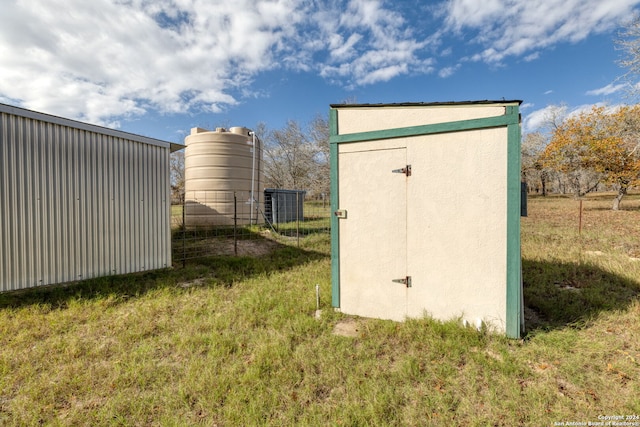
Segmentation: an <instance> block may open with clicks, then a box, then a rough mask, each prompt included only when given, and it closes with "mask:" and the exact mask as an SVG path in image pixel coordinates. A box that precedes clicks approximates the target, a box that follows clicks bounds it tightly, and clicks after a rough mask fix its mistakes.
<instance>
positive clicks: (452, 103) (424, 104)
mask: <svg viewBox="0 0 640 427" xmlns="http://www.w3.org/2000/svg"><path fill="white" fill-rule="evenodd" d="M516 103H517V104H518V105H520V104H522V101H521V100H519V99H513V100H504V99H502V100H493V101H492V100H483V101H448V102H398V103H380V104H330V105H329V106H330V107H331V108H358V107H435V106H458V105H487V104H516Z"/></svg>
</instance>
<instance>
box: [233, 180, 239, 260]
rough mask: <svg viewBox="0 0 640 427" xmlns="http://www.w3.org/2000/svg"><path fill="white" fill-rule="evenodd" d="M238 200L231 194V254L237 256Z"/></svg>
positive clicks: (234, 194) (234, 193)
mask: <svg viewBox="0 0 640 427" xmlns="http://www.w3.org/2000/svg"><path fill="white" fill-rule="evenodd" d="M237 233H238V198H237V197H236V192H235V191H234V192H233V253H234V254H235V255H236V256H238V236H237Z"/></svg>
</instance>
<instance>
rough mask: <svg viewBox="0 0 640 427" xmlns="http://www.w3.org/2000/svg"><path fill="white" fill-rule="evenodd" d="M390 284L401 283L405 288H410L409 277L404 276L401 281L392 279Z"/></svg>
mask: <svg viewBox="0 0 640 427" xmlns="http://www.w3.org/2000/svg"><path fill="white" fill-rule="evenodd" d="M392 282H393V283H402V284H403V285H405V286H406V287H407V288H410V287H411V276H405V277H403V278H402V279H393V280H392Z"/></svg>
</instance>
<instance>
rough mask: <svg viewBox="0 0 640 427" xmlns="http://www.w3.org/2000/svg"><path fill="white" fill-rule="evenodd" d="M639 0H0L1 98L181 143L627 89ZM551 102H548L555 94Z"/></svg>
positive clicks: (594, 99)
mask: <svg viewBox="0 0 640 427" xmlns="http://www.w3.org/2000/svg"><path fill="white" fill-rule="evenodd" d="M638 10H640V0H443V1H437V0H433V1H426V0H425V1H421V0H404V1H398V0H395V1H392V0H389V1H385V0H324V1H323V0H91V1H86V0H0V11H1V12H0V103H5V104H10V105H14V106H18V107H22V108H27V109H31V110H35V111H39V112H43V113H48V114H53V115H57V116H61V117H65V118H70V119H74V120H80V121H83V122H88V123H93V124H98V125H101V126H107V127H112V128H116V129H120V130H123V131H126V132H132V133H136V134H140V135H144V136H148V137H153V138H158V139H161V140H166V141H170V142H177V143H183V141H184V137H185V136H186V135H188V134H189V132H190V129H191V128H192V127H196V126H199V127H204V128H208V129H212V128H215V127H231V126H245V127H248V128H255V127H256V125H257V124H258V123H264V124H265V125H266V126H267V128H269V129H279V128H282V127H283V126H285V124H286V123H287V121H288V120H296V121H298V122H299V123H301V124H305V123H309V122H310V121H311V120H312V119H313V118H314V117H316V116H317V115H322V116H324V117H327V114H328V110H329V105H330V104H340V103H344V102H349V103H360V104H364V103H373V104H376V103H396V102H448V101H476V100H487V99H488V100H502V99H505V100H522V101H523V103H522V105H521V113H522V117H523V125H522V126H523V131H524V132H525V133H527V132H533V131H535V130H536V129H538V128H539V127H540V126H541V125H542V123H543V121H544V118H545V115H546V114H547V112H548V111H549V109H551V108H557V106H559V105H562V106H564V109H565V111H566V112H568V113H570V112H575V111H581V110H584V109H586V108H589V107H590V106H591V105H594V104H598V105H600V104H608V105H617V104H620V103H629V102H630V100H629V97H628V90H627V89H628V87H629V85H630V83H627V82H625V81H624V80H622V79H620V77H621V76H622V75H623V74H624V73H625V71H626V70H625V69H624V68H621V67H620V66H619V65H618V62H619V60H620V59H622V55H623V54H622V52H621V51H620V50H619V49H617V48H616V44H615V40H616V39H618V38H619V32H620V31H621V29H622V25H624V24H625V23H626V22H628V21H629V19H631V18H632V17H633V16H634V14H635V13H636V12H637V11H638ZM554 106H556V107H554Z"/></svg>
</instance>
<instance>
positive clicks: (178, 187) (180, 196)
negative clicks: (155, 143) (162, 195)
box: [169, 150, 184, 204]
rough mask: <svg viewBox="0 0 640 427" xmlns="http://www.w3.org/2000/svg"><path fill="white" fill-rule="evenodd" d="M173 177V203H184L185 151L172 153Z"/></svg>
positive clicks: (171, 174) (170, 163) (171, 173)
mask: <svg viewBox="0 0 640 427" xmlns="http://www.w3.org/2000/svg"><path fill="white" fill-rule="evenodd" d="M169 169H170V176H171V203H174V204H181V203H183V202H184V150H180V151H175V152H173V153H171V157H170V160H169Z"/></svg>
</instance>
